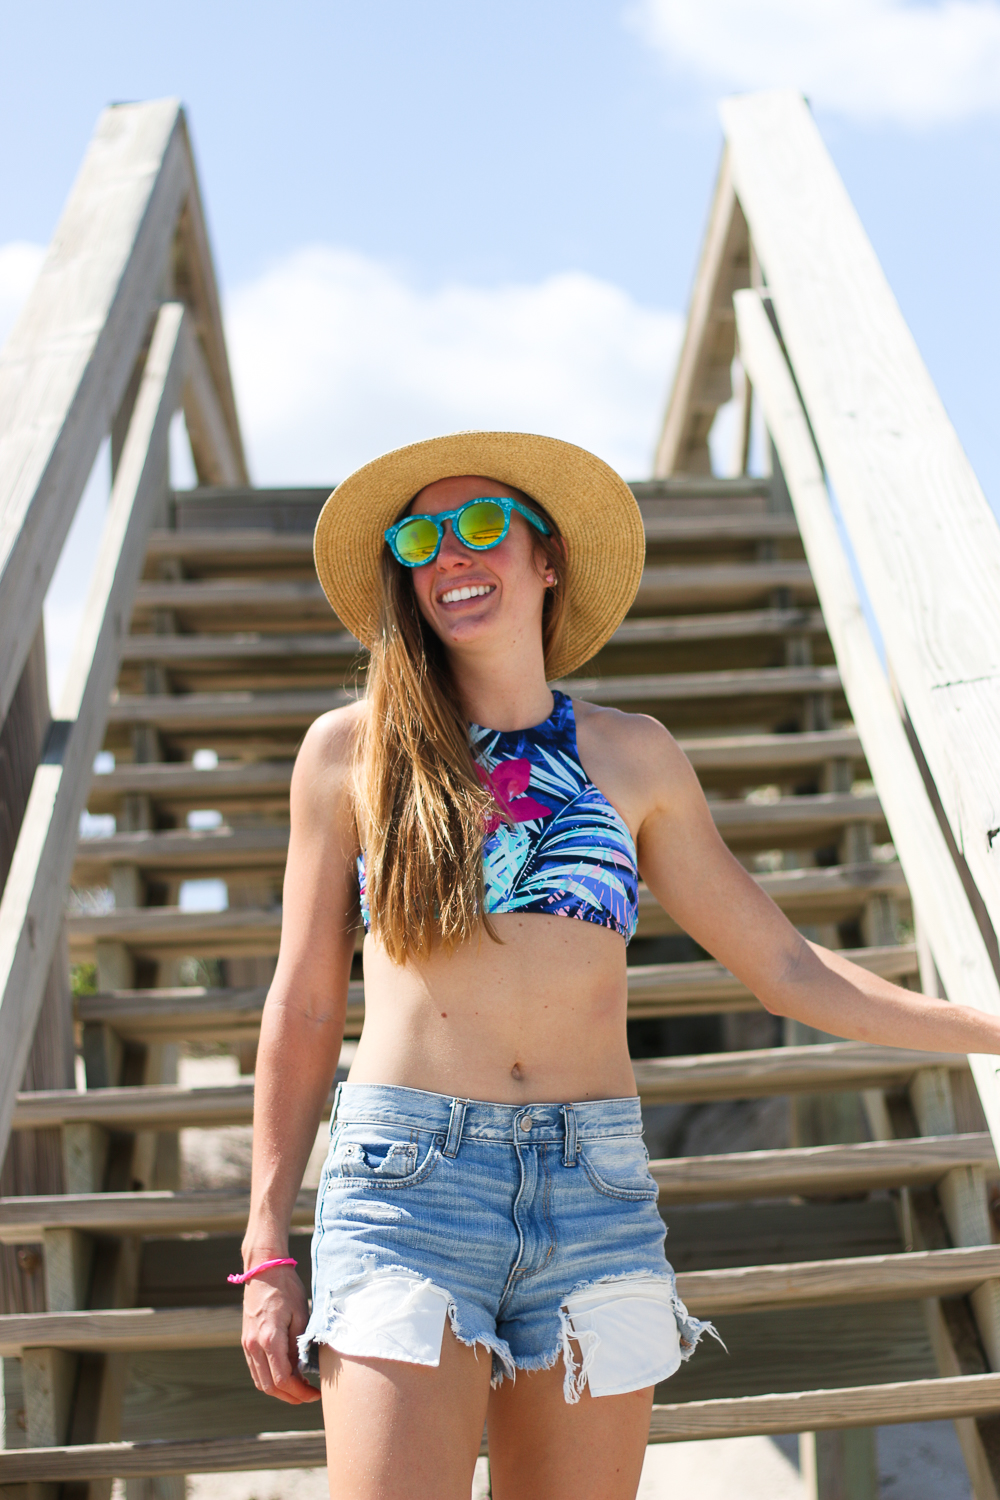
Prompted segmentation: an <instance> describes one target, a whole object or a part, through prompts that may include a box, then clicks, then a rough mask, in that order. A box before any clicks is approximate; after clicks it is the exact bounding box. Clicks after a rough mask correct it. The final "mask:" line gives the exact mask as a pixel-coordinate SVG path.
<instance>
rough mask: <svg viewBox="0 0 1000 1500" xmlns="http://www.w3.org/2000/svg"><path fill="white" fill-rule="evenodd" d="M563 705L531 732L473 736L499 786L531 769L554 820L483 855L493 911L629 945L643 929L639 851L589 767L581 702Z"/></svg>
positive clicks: (536, 793) (559, 700)
mask: <svg viewBox="0 0 1000 1500" xmlns="http://www.w3.org/2000/svg"><path fill="white" fill-rule="evenodd" d="M554 697H555V708H554V710H553V712H552V714H551V716H550V717H549V718H548V719H546V720H545V722H544V723H543V724H538V725H535V726H534V727H533V728H531V729H523V730H514V731H510V732H504V731H499V730H493V729H484V728H483V727H482V726H481V725H477V724H474V725H472V727H471V730H470V743H471V745H472V751H473V755H474V756H475V759H476V761H477V763H478V764H479V765H480V766H481V767H482V768H483V770H484V771H485V772H486V773H487V775H488V776H489V778H490V782H491V783H492V782H494V781H496V780H498V778H497V775H496V770H497V767H498V766H502V765H504V764H505V763H507V762H510V761H527V762H529V763H530V767H531V777H530V781H529V783H528V786H527V787H526V788H525V790H526V791H527V792H528V794H529V797H530V799H531V800H532V801H533V802H534V803H535V804H537V805H539V806H543V807H545V808H547V809H548V813H547V816H545V817H544V818H542V817H537V818H534V819H527V820H524V821H522V820H521V819H518V820H517V821H516V822H500V823H497V824H496V826H495V827H492V831H491V833H490V836H489V838H488V839H487V841H486V846H485V850H484V855H483V874H484V881H485V888H486V909H487V911H488V912H501V911H533V912H543V913H547V914H549V915H551V916H566V917H576V918H578V919H579V920H581V921H585V922H594V923H597V924H598V925H600V926H603V927H610V928H612V929H613V930H614V931H615V932H620V933H621V934H622V936H623V937H624V938H625V939H626V941H627V940H628V939H629V938H630V937H631V936H632V934H633V933H634V931H635V925H636V900H637V895H638V872H637V869H636V853H635V844H634V843H633V840H632V835H631V833H630V832H629V829H628V827H627V825H626V823H625V822H624V820H623V819H622V818H621V816H620V815H619V813H618V812H617V811H616V810H615V809H614V808H613V807H612V806H611V804H610V803H609V802H608V801H607V799H606V798H605V797H604V796H603V794H602V793H601V792H599V791H598V789H597V787H596V786H594V784H593V782H592V781H590V780H589V779H588V777H587V774H586V772H585V771H584V769H583V766H582V765H581V764H580V759H579V753H578V751H577V746H576V720H575V717H574V714H573V704H572V702H571V701H570V699H569V698H567V697H566V695H565V694H564V693H555V694H554ZM499 779H500V780H501V781H502V773H501V777H500V778H499ZM517 801H518V799H514V801H513V802H512V803H509V804H508V806H507V808H505V809H503V810H504V811H505V812H507V814H508V816H512V815H516V814H515V809H516V808H517ZM525 801H526V802H527V801H528V799H527V798H526V799H525ZM491 826H492V820H491Z"/></svg>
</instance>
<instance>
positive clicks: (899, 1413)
mask: <svg viewBox="0 0 1000 1500" xmlns="http://www.w3.org/2000/svg"><path fill="white" fill-rule="evenodd" d="M998 1409H1000V1375H957V1376H953V1377H951V1378H950V1379H945V1380H907V1381H898V1382H894V1383H893V1384H887V1385H872V1386H852V1387H848V1388H846V1389H842V1390H836V1389H834V1390H825V1391H802V1392H796V1393H793V1394H791V1395H783V1396H744V1397H740V1398H737V1399H736V1400H725V1399H721V1400H715V1401H687V1402H680V1403H677V1404H675V1405H672V1406H659V1405H658V1406H654V1407H653V1413H652V1419H651V1422H650V1429H649V1441H650V1442H651V1443H670V1442H692V1441H701V1440H704V1439H707V1438H725V1437H743V1436H749V1435H751V1434H760V1433H765V1434H766V1433H770V1434H778V1433H784V1432H804V1431H819V1430H823V1429H827V1428H836V1427H856V1426H859V1425H889V1424H895V1423H902V1422H932V1421H940V1420H943V1419H946V1418H953V1417H958V1416H977V1415H980V1416H987V1415H992V1414H995V1412H996V1411H997V1410H998ZM325 1463H326V1439H325V1437H324V1435H323V1433H322V1431H318V1432H292V1433H286V1432H266V1433H258V1434H257V1435H256V1436H254V1437H236V1438H202V1439H195V1440H192V1439H174V1440H162V1439H161V1440H159V1441H156V1440H154V1441H151V1442H133V1443H80V1444H75V1445H73V1446H72V1447H59V1448H34V1449H32V1448H12V1449H8V1450H7V1451H5V1452H0V1483H3V1484H19V1483H26V1482H36V1481H42V1480H53V1481H56V1480H70V1479H72V1480H83V1479H94V1478H126V1477H128V1476H130V1475H156V1474H181V1473H183V1474H221V1473H233V1472H253V1471H265V1470H272V1469H316V1468H323V1467H324V1465H325Z"/></svg>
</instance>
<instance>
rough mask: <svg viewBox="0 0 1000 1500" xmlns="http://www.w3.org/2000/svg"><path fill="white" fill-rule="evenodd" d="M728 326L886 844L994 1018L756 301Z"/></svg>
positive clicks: (797, 409) (983, 951)
mask: <svg viewBox="0 0 1000 1500" xmlns="http://www.w3.org/2000/svg"><path fill="white" fill-rule="evenodd" d="M736 307H737V319H738V324H739V328H740V338H741V347H742V349H743V357H744V358H745V359H746V361H747V366H748V368H749V369H750V371H751V375H752V378H753V381H754V386H755V388H756V390H757V393H758V399H759V400H760V401H761V403H762V405H763V408H764V411H765V414H766V420H767V423H768V426H769V429H770V431H771V433H772V436H773V439H774V442H775V445H776V447H777V449H778V453H779V456H780V458H781V464H782V468H783V470H784V473H785V478H786V482H787V484H788V489H789V493H790V495H791V499H792V504H793V506H794V507H795V511H796V515H797V517H798V521H799V527H800V530H801V533H802V537H803V542H804V544H805V547H806V550H807V553H808V555H809V557H810V560H811V565H812V568H813V574H814V577H815V580H816V587H817V591H818V593H819V597H820V600H821V602H822V605H823V612H824V616H825V618H826V621H827V626H828V629H829V632H830V638H831V641H832V642H833V645H834V649H835V651H836V654H837V660H838V663H839V665H840V669H841V673H842V676H843V681H844V690H845V692H846V694H847V698H848V702H849V703H850V706H851V713H852V716H853V718H854V722H855V724H856V726H857V728H858V731H859V733H860V735H861V739H862V743H863V745H864V747H865V753H866V756H867V759H868V764H869V767H870V769H871V772H872V776H873V778H874V780H875V784H876V787H877V788H878V790H879V793H880V796H881V800H882V806H883V810H884V813H885V817H886V819H887V821H888V824H889V829H890V832H891V834H892V840H893V843H894V845H895V848H896V851H897V853H898V855H899V857H900V860H901V863H902V866H903V870H904V873H905V874H906V877H907V882H908V884H909V887H910V889H911V891H912V892H913V896H914V901H915V903H916V906H917V908H918V909H919V911H920V914H921V921H922V923H923V925H924V928H925V930H926V933H927V936H928V939H929V942H930V946H931V950H932V952H933V956H934V962H935V964H936V965H937V969H938V971H939V973H940V975H941V977H942V979H943V980H944V984H945V988H946V990H947V993H948V995H949V996H950V998H951V999H952V1000H954V1001H956V1002H961V1003H963V1004H967V1005H973V1006H976V1007H977V1008H979V1009H981V1010H985V1011H987V1012H989V1013H990V1014H992V1015H996V1016H1000V986H998V982H997V976H996V973H995V971H994V968H993V963H992V959H991V957H990V953H989V950H988V948H987V946H986V943H985V941H984V939H983V936H982V933H981V931H980V927H979V923H978V921H977V919H976V916H975V913H974V912H973V910H972V908H971V906H970V904H969V900H968V897H967V895H966V892H965V889H964V887H963V883H962V879H961V876H960V875H959V873H958V871H957V870H956V868H955V865H954V862H953V860H952V858H951V854H950V851H949V849H948V846H947V843H946V840H945V838H944V835H943V833H942V831H941V828H940V826H939V823H938V819H937V815H936V813H935V810H934V808H933V806H932V804H931V801H930V799H929V797H928V794H927V791H926V789H925V786H924V782H923V777H922V775H921V772H920V768H919V767H918V765H917V763H916V761H915V760H914V756H913V752H912V750H911V748H910V744H909V741H908V739H907V736H906V732H905V730H904V728H903V725H902V723H901V721H900V717H899V713H898V710H897V707H896V704H895V701H894V699H893V696H892V692H891V690H890V688H889V684H888V682H887V681H886V678H885V674H884V673H883V671H882V667H881V664H880V662H879V660H878V656H877V654H876V651H875V647H874V644H873V642H872V639H871V635H870V633H869V630H868V626H867V623H866V621H865V618H864V614H863V611H862V608H861V601H860V599H859V598H858V594H857V591H856V589H855V586H854V580H853V578H852V576H851V569H850V564H849V562H848V560H847V557H846V556H845V553H844V550H843V546H842V544H841V542H840V538H839V535H838V532H837V527H836V523H835V521H834V517H833V514H832V511H831V507H830V500H829V496H828V493H827V488H826V484H825V482H824V478H823V474H822V471H821V469H820V466H819V461H818V459H817V455H816V450H815V447H814V445H813V440H812V436H811V434H810V431H809V426H808V424H807V421H806V417H805V413H804V412H803V410H802V406H801V403H800V401H799V398H798V394H797V392H796V390H795V386H794V384H793V381H792V378H791V375H790V373H789V370H788V366H787V363H786V361H785V359H784V356H783V354H782V352H781V349H780V347H779V345H778V341H777V338H776V337H775V334H774V332H773V329H772V327H771V324H770V322H769V320H768V317H767V312H766V310H765V307H764V305H763V304H762V302H761V299H760V297H759V296H758V294H757V293H755V292H741V293H740V294H739V296H738V298H737V303H736ZM973 1071H974V1075H975V1078H976V1083H977V1086H978V1089H979V1094H980V1098H981V1099H982V1102H983V1107H984V1109H985V1111H986V1116H987V1120H988V1122H989V1125H990V1130H991V1132H992V1134H993V1136H994V1139H995V1140H1000V1089H998V1086H997V1073H996V1059H995V1058H992V1057H980V1058H976V1059H973Z"/></svg>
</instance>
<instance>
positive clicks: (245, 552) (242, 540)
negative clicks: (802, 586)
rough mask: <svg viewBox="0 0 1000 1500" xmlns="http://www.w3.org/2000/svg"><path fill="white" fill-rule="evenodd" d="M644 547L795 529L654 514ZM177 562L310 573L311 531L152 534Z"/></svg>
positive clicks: (787, 522) (775, 519)
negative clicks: (297, 567)
mask: <svg viewBox="0 0 1000 1500" xmlns="http://www.w3.org/2000/svg"><path fill="white" fill-rule="evenodd" d="M644 527H645V532H646V543H647V545H648V546H656V545H657V544H663V543H669V542H673V543H684V542H688V543H691V542H705V543H708V544H710V545H711V544H716V543H719V542H722V543H731V542H760V541H772V540H784V539H789V538H795V537H797V536H798V534H799V528H798V525H797V523H796V520H795V517H794V515H791V514H789V515H774V514H768V513H767V512H762V513H760V514H756V515H755V514H750V513H741V512H736V513H730V514H728V515H727V514H725V513H723V514H719V515H701V516H699V515H673V516H670V515H656V516H647V517H645V518H644ZM166 558H177V559H178V560H179V561H181V562H184V563H189V564H193V565H195V566H196V567H198V566H200V567H219V568H231V567H232V563H233V559H234V558H238V559H239V561H240V564H241V565H243V566H247V565H248V564H252V566H253V567H255V568H261V569H264V570H267V569H269V568H272V567H274V566H276V565H286V564H287V562H301V563H302V564H303V565H304V566H306V567H308V568H309V569H312V566H313V539H312V533H311V531H300V532H296V531H277V530H267V529H258V530H250V529H247V530H243V529H239V530H237V529H235V528H234V529H232V530H215V531H211V530H204V531H202V530H198V531H194V530H190V531H162V530H160V531H153V532H151V533H150V537H149V541H148V543H147V544H146V561H147V564H149V563H151V562H155V563H159V562H162V561H164V560H165V559H166Z"/></svg>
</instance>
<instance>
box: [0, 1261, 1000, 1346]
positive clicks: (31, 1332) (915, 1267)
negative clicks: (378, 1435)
mask: <svg viewBox="0 0 1000 1500" xmlns="http://www.w3.org/2000/svg"><path fill="white" fill-rule="evenodd" d="M998 1273H1000V1247H997V1246H987V1247H983V1246H981V1247H978V1248H976V1249H965V1250H935V1251H925V1252H918V1253H913V1252H910V1253H908V1254H903V1255H873V1256H863V1257H857V1258H854V1259H841V1260H825V1261H805V1262H803V1263H801V1264H798V1265H769V1266H745V1267H738V1268H731V1267H727V1268H725V1269H721V1270H713V1271H688V1272H683V1273H681V1274H680V1275H679V1276H678V1278H677V1291H678V1293H679V1295H680V1297H681V1298H682V1300H683V1301H684V1302H685V1304H686V1305H687V1306H688V1308H689V1309H690V1310H691V1311H692V1312H693V1313H694V1314H695V1315H696V1316H698V1317H719V1316H720V1315H722V1314H724V1313H732V1312H744V1311H747V1310H749V1309H761V1308H769V1307H783V1308H789V1307H829V1306H851V1305H856V1304H858V1303H866V1302H876V1301H878V1302H881V1301H896V1300H910V1299H916V1298H919V1297H926V1296H961V1295H963V1294H964V1293H966V1292H969V1291H971V1290H972V1289H973V1288H975V1287H977V1286H981V1285H982V1284H983V1282H984V1281H986V1280H988V1279H989V1278H990V1277H993V1276H996V1275H997V1274H998ZM241 1329H242V1308H241V1307H239V1306H238V1305H237V1306H233V1307H190V1308H187V1307H185V1308H152V1307H140V1308H123V1309H115V1310H112V1311H91V1310H87V1311H80V1312H57V1313H14V1314H10V1315H8V1316H6V1317H0V1356H2V1357H3V1358H5V1359H10V1358H20V1356H21V1355H22V1354H23V1353H24V1351H25V1350H26V1349H32V1348H54V1349H63V1350H68V1351H73V1352H78V1353H79V1352H86V1351H90V1352H94V1351H100V1352H106V1353H111V1352H120V1353H132V1352H137V1351H141V1350H149V1349H163V1350H169V1349H188V1350H192V1351H194V1350H198V1349H219V1348H234V1347H237V1346H238V1345H239V1342H240V1333H241Z"/></svg>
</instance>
